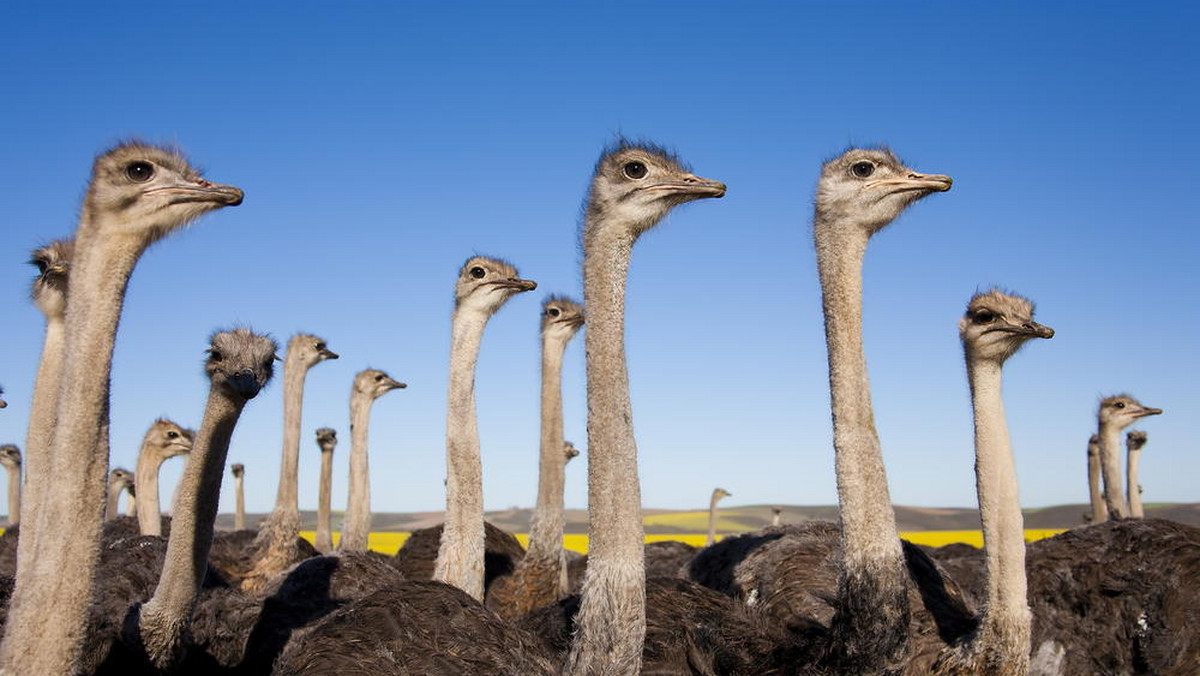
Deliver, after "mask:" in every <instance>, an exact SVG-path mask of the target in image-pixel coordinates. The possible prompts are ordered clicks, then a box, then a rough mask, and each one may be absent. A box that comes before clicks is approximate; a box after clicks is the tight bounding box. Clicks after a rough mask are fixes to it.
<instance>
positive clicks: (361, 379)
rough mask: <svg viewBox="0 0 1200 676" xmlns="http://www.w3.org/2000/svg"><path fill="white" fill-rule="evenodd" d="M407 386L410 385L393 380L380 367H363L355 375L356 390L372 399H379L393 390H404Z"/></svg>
mask: <svg viewBox="0 0 1200 676" xmlns="http://www.w3.org/2000/svg"><path fill="white" fill-rule="evenodd" d="M406 387H408V385H405V384H404V383H402V382H400V381H398V380H393V379H392V377H391V376H389V375H388V374H387V373H384V372H383V371H380V370H379V369H363V370H362V371H359V372H358V375H356V376H354V392H355V393H357V394H365V395H367V396H369V397H371V398H372V399H378V398H379V397H382V396H383V395H385V394H387V393H388V392H391V391H392V390H402V389H404V388H406Z"/></svg>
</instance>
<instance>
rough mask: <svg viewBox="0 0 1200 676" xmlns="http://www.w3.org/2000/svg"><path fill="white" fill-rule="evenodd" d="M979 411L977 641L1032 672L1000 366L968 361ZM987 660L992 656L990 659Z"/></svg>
mask: <svg viewBox="0 0 1200 676" xmlns="http://www.w3.org/2000/svg"><path fill="white" fill-rule="evenodd" d="M967 372H968V377H969V379H970V383H971V403H972V406H973V407H974V410H975V482H976V488H977V490H978V493H979V515H980V518H981V520H982V522H983V546H984V554H985V556H986V559H985V561H986V564H985V571H986V577H987V603H986V605H985V610H984V617H983V622H982V626H981V628H980V632H979V634H978V638H977V640H978V641H980V642H983V643H984V645H982V646H979V647H980V648H981V651H982V652H983V653H984V654H985V655H990V656H991V657H992V660H991V661H992V662H995V663H1004V664H1006V665H1008V666H1009V667H1012V666H1013V665H1014V664H1016V663H1017V662H1023V663H1024V664H1025V667H1024V668H1023V669H1017V670H1014V671H1006V672H1004V673H1014V674H1015V673H1020V674H1024V673H1025V672H1026V671H1028V659H1029V641H1030V631H1031V622H1032V616H1031V614H1030V611H1029V601H1028V598H1027V596H1026V580H1025V534H1024V528H1025V521H1024V517H1023V516H1022V515H1021V498H1020V494H1019V492H1018V487H1017V471H1016V465H1015V464H1014V462H1013V456H1012V447H1011V445H1010V443H1009V438H1008V424H1007V423H1006V422H1005V416H1004V400H1003V397H1002V394H1001V366H1000V364H999V363H997V362H994V361H982V360H968V362H967ZM985 662H987V660H985Z"/></svg>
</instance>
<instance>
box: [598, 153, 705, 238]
mask: <svg viewBox="0 0 1200 676" xmlns="http://www.w3.org/2000/svg"><path fill="white" fill-rule="evenodd" d="M724 196H725V184H724V183H721V182H720V181H713V180H710V179H707V178H700V177H699V176H696V175H695V174H693V173H692V172H691V169H690V168H688V167H687V166H685V165H684V164H683V163H682V162H681V161H680V160H679V158H678V157H676V156H675V155H674V154H672V153H669V152H667V151H666V150H664V149H663V148H660V147H658V146H655V145H653V144H649V143H631V142H629V141H627V140H625V139H620V140H619V141H618V142H617V144H616V145H615V146H614V147H612V148H609V149H607V150H605V152H604V154H603V155H602V156H601V157H600V160H599V161H598V162H597V163H596V170H595V173H594V174H593V176H592V185H591V190H590V192H589V194H588V198H587V212H588V213H587V214H586V218H587V221H588V222H592V223H597V222H600V221H604V222H608V223H619V224H621V225H622V226H623V227H625V228H628V231H629V234H630V235H632V236H633V237H635V238H636V237H637V236H638V235H640V234H641V233H643V232H645V231H646V230H648V229H650V228H651V227H653V226H654V224H655V223H657V222H658V221H659V220H661V219H662V217H663V216H666V215H667V212H668V211H670V210H671V209H672V208H673V207H676V206H678V205H680V204H683V203H685V202H691V201H693V200H698V199H703V198H705V197H724ZM585 235H586V233H585Z"/></svg>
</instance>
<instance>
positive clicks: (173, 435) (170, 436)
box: [167, 430, 179, 439]
mask: <svg viewBox="0 0 1200 676" xmlns="http://www.w3.org/2000/svg"><path fill="white" fill-rule="evenodd" d="M167 438H168V439H178V438H179V432H176V431H175V430H171V431H170V432H167Z"/></svg>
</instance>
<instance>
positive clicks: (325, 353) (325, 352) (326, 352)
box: [321, 348, 338, 359]
mask: <svg viewBox="0 0 1200 676" xmlns="http://www.w3.org/2000/svg"><path fill="white" fill-rule="evenodd" d="M321 358H322V359H337V358H338V353H337V352H334V351H333V350H330V349H328V348H325V349H322V350H321Z"/></svg>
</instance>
